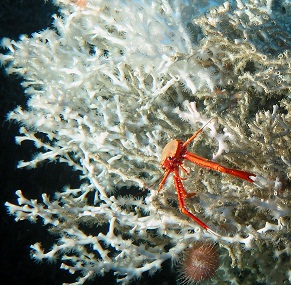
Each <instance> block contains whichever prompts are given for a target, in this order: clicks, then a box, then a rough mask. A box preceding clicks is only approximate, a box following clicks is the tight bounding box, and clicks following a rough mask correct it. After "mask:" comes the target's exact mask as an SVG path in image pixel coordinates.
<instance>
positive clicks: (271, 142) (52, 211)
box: [1, 0, 290, 284]
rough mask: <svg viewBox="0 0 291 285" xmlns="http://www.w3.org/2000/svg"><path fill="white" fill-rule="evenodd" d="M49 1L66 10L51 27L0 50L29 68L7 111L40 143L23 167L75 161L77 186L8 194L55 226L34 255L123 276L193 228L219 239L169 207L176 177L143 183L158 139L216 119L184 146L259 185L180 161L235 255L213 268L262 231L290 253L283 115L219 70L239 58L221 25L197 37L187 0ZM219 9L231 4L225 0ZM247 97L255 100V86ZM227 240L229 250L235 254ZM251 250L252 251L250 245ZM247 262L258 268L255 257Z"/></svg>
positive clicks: (167, 251)
mask: <svg viewBox="0 0 291 285" xmlns="http://www.w3.org/2000/svg"><path fill="white" fill-rule="evenodd" d="M56 2H57V3H58V4H59V5H60V7H61V10H60V11H61V13H62V17H55V21H54V27H55V28H54V29H47V30H45V31H42V32H39V33H35V34H34V35H33V36H32V37H31V38H30V37H28V36H22V38H21V40H20V41H19V42H15V41H10V40H7V39H5V40H4V41H3V45H4V46H5V47H6V48H7V49H9V52H8V53H7V54H6V55H1V59H2V62H3V64H6V65H8V63H10V65H8V66H7V71H8V72H10V73H18V74H20V75H22V76H23V77H24V79H25V81H24V84H23V85H24V87H25V88H26V92H27V94H28V95H29V96H30V99H29V101H28V108H27V109H25V108H22V107H18V108H16V109H15V110H14V111H13V112H11V113H10V114H9V118H10V119H13V120H15V121H18V122H20V123H21V124H22V127H21V129H20V132H21V136H19V137H17V142H18V143H22V142H23V141H30V142H33V143H34V144H35V147H36V148H37V149H39V153H38V154H37V155H36V156H35V157H33V158H32V159H31V160H30V161H25V162H20V163H19V167H37V165H38V163H39V162H41V161H59V162H64V163H67V164H68V165H70V166H71V167H72V168H73V169H74V170H75V171H80V173H81V175H80V180H82V185H81V186H80V188H78V189H70V188H69V187H67V188H65V189H64V190H63V191H62V192H58V193H56V196H55V197H54V199H49V198H48V196H47V195H46V194H43V196H42V200H43V201H42V202H37V201H36V200H28V199H26V198H25V197H24V195H23V194H22V192H21V191H18V192H17V193H16V194H17V196H18V204H19V205H18V206H17V205H13V204H11V203H9V202H8V203H6V205H7V206H8V209H9V211H10V212H11V213H12V214H14V215H15V216H16V220H23V219H29V220H31V221H35V220H36V219H38V218H41V219H42V220H43V221H44V223H45V224H49V225H51V226H52V229H51V231H52V232H54V233H57V234H58V235H59V239H58V241H57V242H56V244H55V245H54V246H53V248H52V249H50V250H48V251H47V250H44V249H42V247H41V245H40V244H39V243H37V244H35V245H33V246H32V250H33V257H34V258H36V259H45V258H47V259H52V258H55V256H56V255H57V254H58V255H60V258H61V260H62V268H64V269H67V270H69V271H70V272H71V273H74V272H78V273H79V274H80V276H79V279H78V281H77V282H76V283H75V284H83V283H84V282H85V281H86V280H87V279H88V278H91V277H93V276H94V275H95V274H96V273H98V274H104V273H106V272H108V271H110V270H113V271H115V272H116V273H117V274H118V278H119V279H118V280H119V282H121V283H123V284H127V283H128V282H129V281H130V280H132V279H133V278H136V277H140V276H141V274H142V273H143V272H149V273H153V272H155V271H156V270H158V269H159V268H160V267H161V264H162V262H163V261H165V260H167V259H170V258H172V259H175V258H177V256H178V255H179V254H180V253H181V251H182V250H184V249H185V248H186V247H187V246H188V244H189V243H191V242H193V241H195V240H198V239H202V238H207V239H214V240H217V237H215V236H212V235H211V234H209V233H207V232H204V231H203V230H201V229H200V227H199V226H198V225H196V224H195V223H194V222H193V221H192V220H189V219H187V217H186V216H184V215H182V214H181V213H180V212H179V211H178V209H177V208H176V207H174V206H173V203H172V201H173V200H176V193H175V191H174V188H173V186H172V184H173V183H172V182H170V183H167V184H166V185H165V187H164V188H165V189H164V190H163V191H164V192H162V193H160V194H158V195H157V193H156V189H157V186H156V185H157V184H155V186H150V185H154V183H155V182H156V183H157V181H158V178H159V177H160V176H161V174H162V169H161V167H160V165H159V160H160V155H161V152H162V149H163V146H164V145H165V144H166V143H167V142H168V141H170V140H171V139H174V138H179V139H187V138H188V137H189V136H191V134H192V133H193V132H194V131H195V130H197V129H198V128H199V127H201V126H202V125H203V124H205V123H206V122H207V121H208V120H209V119H210V118H214V117H215V118H216V120H213V122H211V123H210V124H209V125H208V129H209V130H210V132H209V130H207V129H206V130H205V132H203V133H202V134H200V135H199V137H197V140H195V143H194V145H195V146H193V145H191V146H189V148H191V151H193V152H194V151H195V148H196V150H197V151H199V152H201V153H202V155H206V156H208V158H209V159H215V160H217V161H219V162H220V163H222V164H228V165H230V167H232V168H235V167H236V168H240V169H243V170H246V171H250V172H253V173H254V174H255V175H256V179H257V180H256V182H257V184H259V185H260V186H261V187H262V189H260V188H258V187H257V186H256V185H254V184H250V183H247V182H243V181H240V180H238V179H234V178H233V177H229V176H227V175H222V174H219V173H214V172H209V171H208V170H206V171H203V170H202V171H203V173H202V174H201V172H199V171H195V170H198V169H197V167H196V166H193V165H190V164H186V165H185V167H188V168H189V169H190V170H191V171H190V172H191V176H189V177H188V179H187V180H185V181H183V183H184V185H185V188H186V189H187V191H189V192H191V191H193V188H194V190H195V192H197V193H198V198H193V199H192V200H190V199H189V200H188V201H189V202H188V203H187V207H188V208H189V210H190V211H191V212H193V213H196V214H197V216H199V217H201V219H203V221H205V222H206V223H207V224H209V226H211V228H212V229H217V231H219V233H220V234H221V238H220V240H219V243H220V245H221V247H223V248H226V249H227V250H228V253H229V255H228V254H225V251H224V253H222V255H223V256H224V257H223V260H224V262H223V264H222V265H221V266H222V267H223V268H225V270H226V272H228V274H229V275H228V276H226V277H225V281H226V280H231V279H232V278H233V279H235V276H234V275H232V273H231V272H229V270H228V268H227V267H228V266H229V265H230V258H231V260H232V261H231V262H232V264H238V265H237V266H238V267H239V266H240V265H241V264H243V262H244V258H245V256H247V254H246V253H245V251H243V249H252V250H253V251H255V252H257V251H259V250H260V248H261V246H262V244H263V243H265V244H267V245H268V250H269V251H271V252H272V250H273V251H275V249H276V244H275V242H273V241H274V239H275V240H276V242H278V243H282V244H281V248H284V249H283V250H281V251H276V252H277V253H278V254H277V255H278V256H277V257H278V259H280V261H278V262H282V263H283V257H281V255H283V254H288V255H290V246H289V245H286V244H284V242H285V240H284V234H285V233H286V232H287V231H288V227H289V226H290V221H289V220H288V215H290V210H289V208H288V205H289V200H288V195H287V194H288V193H287V190H286V192H284V193H282V192H283V186H282V183H281V182H280V178H281V179H287V177H288V175H286V172H285V171H284V167H285V166H286V164H288V151H287V150H285V146H286V144H287V143H288V141H289V140H288V139H287V135H288V134H290V126H288V123H287V121H288V120H290V118H289V117H288V116H287V115H284V114H278V112H277V110H278V107H274V111H273V113H270V112H269V113H268V112H259V111H258V110H257V109H256V111H257V117H256V118H254V119H253V120H252V115H250V114H249V113H248V111H249V109H250V108H252V107H253V106H251V104H252V103H250V99H249V96H250V95H249V94H248V93H246V92H245V91H244V90H241V89H240V88H241V85H240V84H239V83H238V84H237V85H235V83H236V82H239V81H238V80H236V75H235V74H233V73H231V72H229V71H228V70H227V64H228V63H229V61H228V60H229V59H233V58H235V57H234V56H233V54H232V51H233V53H236V52H237V51H236V50H235V49H233V44H232V45H231V44H229V46H228V43H227V41H225V44H226V47H224V46H223V44H221V43H217V45H214V46H212V47H209V46H208V44H209V43H210V42H211V41H214V39H216V38H215V37H214V38H211V37H209V38H210V40H209V41H208V39H209V38H207V37H206V39H204V40H203V41H202V45H198V44H195V43H194V42H195V40H193V35H190V33H188V32H187V28H186V24H189V23H185V19H188V20H189V18H191V17H190V16H189V15H188V16H185V13H186V11H187V9H189V11H195V3H190V2H189V1H185V2H181V3H180V2H178V1H166V0H161V1H146V0H143V1H126V2H124V1H113V0H112V1H110V0H108V1H103V0H102V1H101V0H88V1H86V6H82V7H79V6H76V5H74V4H72V3H71V1H56ZM238 2H239V1H238ZM239 3H240V2H239ZM238 6H239V7H240V5H238ZM269 6H270V5H269V4H268V5H267V6H266V9H268V11H269V9H270V8H269ZM239 7H238V10H239V9H242V7H244V6H243V5H242V4H241V8H239ZM217 11H218V12H219V13H221V14H223V13H226V12H227V13H229V5H228V4H224V5H223V6H221V7H220V8H219V9H218V10H217ZM264 13H265V11H264ZM186 14H187V13H186ZM197 14H198V12H197ZM181 15H184V16H183V17H181ZM214 16H215V15H212V16H211V15H208V17H207V19H208V20H207V21H208V22H207V23H208V24H210V25H212V26H213V27H215V26H216V23H218V21H219V17H218V16H217V15H216V16H217V17H218V18H215V17H216V16H215V17H214ZM202 18H203V17H202ZM203 19H204V18H203ZM201 21H202V20H201ZM204 21H205V19H204ZM198 22H199V21H198ZM192 29H194V27H192ZM197 38H199V37H198V36H197V37H196V39H197ZM227 48H229V50H228V49H227ZM244 48H246V47H244ZM222 52H223V53H226V54H227V56H226V58H227V60H226V59H225V58H223V59H222V58H221V55H222ZM252 52H253V53H255V52H254V51H252ZM255 56H257V55H256V54H255V55H254V57H255ZM224 60H226V63H225V62H224ZM233 62H236V61H235V60H234V61H233ZM224 63H225V64H224ZM226 82H228V83H226ZM229 82H233V84H234V86H233V87H232V89H230V88H229ZM223 84H225V87H227V86H228V89H227V90H226V91H225V93H224V92H221V93H219V92H217V90H216V85H223ZM185 90H186V91H190V93H191V95H190V94H188V93H187V92H185ZM233 90H234V91H233ZM194 95H195V98H193V96H194ZM191 96H192V98H191ZM253 96H257V98H256V100H259V99H260V94H259V93H256V94H255V95H253ZM209 98H210V99H209ZM190 101H191V103H190ZM194 101H197V104H196V103H195V102H194ZM231 104H233V105H234V106H235V107H232V106H230V105H231ZM286 104H287V103H286ZM197 106H198V107H199V108H198V107H197ZM250 113H251V112H250ZM248 115H249V117H250V118H248ZM264 119H266V120H264ZM267 119H268V120H267ZM248 122H251V123H250V124H249V125H248V124H247V123H248ZM249 133H251V135H249ZM41 134H45V136H43V135H41ZM260 138H261V139H260ZM263 138H264V139H263ZM267 138H269V139H267ZM202 139H203V140H202ZM266 139H267V140H266ZM272 148H273V150H274V151H273V152H272V153H270V152H268V151H269V150H272ZM261 150H263V155H261V153H260V151H261ZM275 150H276V151H275ZM277 152H278V153H277ZM278 157H280V159H279V160H278ZM267 158H269V159H270V161H269V163H267V167H269V169H270V168H271V164H272V163H271V162H273V161H279V164H278V167H277V169H271V170H270V172H267V171H266V170H265V169H264V168H263V163H262V162H265V161H266V159H267ZM282 169H283V170H282ZM270 173H272V175H270ZM279 175H280V177H279ZM277 176H278V177H277ZM169 180H170V178H169ZM123 186H126V187H128V188H129V187H136V188H135V189H136V191H138V190H137V187H140V188H147V192H144V193H143V195H142V196H141V197H140V198H134V197H131V196H127V195H126V194H123V192H122V191H120V189H121V187H123ZM274 193H275V195H274ZM92 194H93V195H92ZM88 224H94V225H95V229H97V230H98V231H99V232H98V234H93V233H92V231H91V230H90V228H89V227H87V226H84V225H88ZM103 226H104V227H103ZM105 226H107V227H105ZM231 247H233V248H236V252H237V254H231V252H232V248H231ZM89 248H90V250H89ZM244 254H245V255H244ZM132 256H135V259H134V261H133V260H132ZM229 256H230V257H229ZM251 258H252V260H255V259H256V258H255V254H253V255H252V257H251ZM241 267H243V266H241ZM259 268H260V270H259V273H260V274H261V275H260V276H262V278H266V280H271V277H270V278H269V277H266V274H267V270H268V269H267V268H268V267H267V265H266V263H262V264H260V266H259ZM250 270H251V272H254V276H255V277H256V276H257V275H256V273H257V272H256V269H255V268H250ZM218 279H219V278H218ZM218 279H215V278H214V279H213V280H214V281H213V282H216V283H213V284H218V282H219V281H218Z"/></svg>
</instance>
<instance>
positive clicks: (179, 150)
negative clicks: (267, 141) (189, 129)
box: [158, 119, 256, 236]
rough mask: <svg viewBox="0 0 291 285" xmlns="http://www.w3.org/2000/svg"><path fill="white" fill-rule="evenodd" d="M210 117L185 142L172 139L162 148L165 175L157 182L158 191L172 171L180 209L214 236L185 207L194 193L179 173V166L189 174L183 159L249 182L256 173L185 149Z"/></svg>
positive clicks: (212, 232) (162, 164) (252, 181)
mask: <svg viewBox="0 0 291 285" xmlns="http://www.w3.org/2000/svg"><path fill="white" fill-rule="evenodd" d="M211 120H212V119H210V120H209V121H208V122H207V123H206V124H205V125H204V126H203V127H202V128H200V129H199V130H198V131H196V132H195V133H194V134H193V136H191V137H190V138H189V139H188V140H186V141H185V142H183V141H180V140H172V141H170V142H169V143H168V144H167V145H166V146H165V147H164V149H163V152H162V159H161V166H162V168H163V169H164V170H165V175H164V177H163V179H162V181H161V182H160V184H159V188H158V192H159V191H160V190H161V189H162V188H163V186H164V184H165V182H166V180H167V178H168V176H169V175H170V174H171V173H172V172H173V174H174V183H175V187H176V191H177V196H178V202H179V208H180V211H181V212H182V213H183V214H185V215H187V216H188V217H190V218H191V219H192V220H194V221H195V222H196V223H197V224H199V225H200V226H201V227H202V228H204V229H205V230H206V231H207V232H209V233H211V234H214V235H216V236H220V235H219V234H217V233H216V232H214V231H212V230H211V229H210V228H209V227H208V226H207V225H206V224H205V223H203V222H202V221H201V220H200V219H198V218H197V217H196V216H194V215H193V214H192V213H191V212H189V211H188V210H187V208H186V203H185V199H186V198H189V197H192V196H194V195H195V193H187V192H186V190H185V188H184V186H183V183H182V180H184V178H181V176H180V174H179V169H180V168H181V169H182V171H184V172H185V173H186V174H189V173H188V171H187V170H186V169H185V168H184V167H183V162H184V160H185V159H186V160H189V161H191V162H193V163H195V164H197V165H198V166H201V167H204V168H209V169H213V170H215V171H219V172H223V173H227V174H230V175H233V176H236V177H239V178H241V179H244V180H247V181H249V182H251V183H254V180H253V179H252V178H255V177H256V175H255V174H253V173H250V172H246V171H242V170H236V169H231V168H226V167H224V166H222V165H220V164H218V163H216V162H214V161H211V160H208V159H206V158H204V157H201V156H198V155H196V154H194V153H192V152H189V151H187V146H188V144H190V143H191V142H192V141H193V140H194V139H195V138H196V136H197V135H198V134H199V133H200V132H201V131H202V130H203V129H204V128H205V127H206V126H207V125H208V124H209V123H210V121H211Z"/></svg>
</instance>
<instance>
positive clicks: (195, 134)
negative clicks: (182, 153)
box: [183, 118, 214, 147]
mask: <svg viewBox="0 0 291 285" xmlns="http://www.w3.org/2000/svg"><path fill="white" fill-rule="evenodd" d="M213 119H214V118H211V119H210V120H209V121H208V122H207V123H206V124H205V125H204V126H203V127H201V128H200V129H199V130H198V131H196V132H195V133H194V135H193V136H191V137H190V138H189V139H187V140H186V141H185V142H184V143H183V147H186V146H187V145H188V144H189V143H190V142H192V141H193V140H194V139H195V138H196V137H197V135H198V134H199V133H201V132H202V131H203V129H204V128H205V127H206V126H207V125H208V124H209V123H210V122H211V121H212V120H213Z"/></svg>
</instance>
